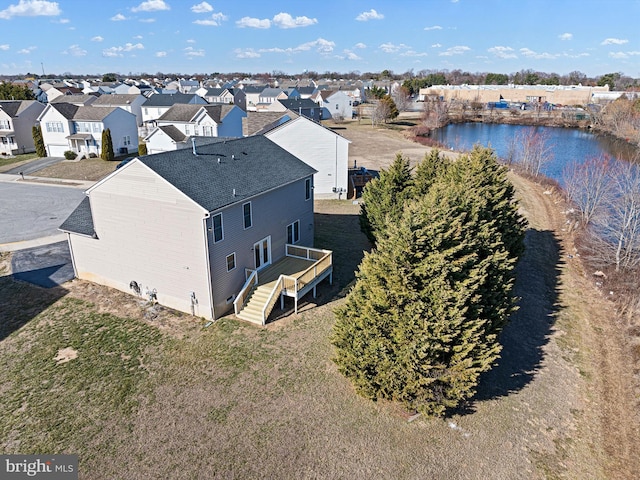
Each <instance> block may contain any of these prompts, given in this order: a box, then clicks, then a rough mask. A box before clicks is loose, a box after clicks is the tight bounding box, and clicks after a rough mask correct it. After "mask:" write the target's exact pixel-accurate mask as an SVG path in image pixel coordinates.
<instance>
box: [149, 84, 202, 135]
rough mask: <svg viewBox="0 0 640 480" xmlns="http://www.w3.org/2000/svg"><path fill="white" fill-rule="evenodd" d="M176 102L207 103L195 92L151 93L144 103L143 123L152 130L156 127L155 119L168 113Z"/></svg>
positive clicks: (186, 103)
mask: <svg viewBox="0 0 640 480" xmlns="http://www.w3.org/2000/svg"><path fill="white" fill-rule="evenodd" d="M175 104H185V105H189V104H197V105H206V104H207V101H206V100H205V99H204V98H202V97H200V96H198V95H195V94H184V93H171V94H169V93H166V94H165V93H158V94H155V95H151V96H150V97H149V98H147V100H146V101H145V102H144V103H143V104H142V123H143V125H145V126H146V127H147V130H148V131H151V130H152V129H153V127H155V126H156V125H155V121H156V120H157V119H158V118H160V117H161V116H162V115H163V114H164V113H166V111H167V110H169V108H171V107H172V106H173V105H175Z"/></svg>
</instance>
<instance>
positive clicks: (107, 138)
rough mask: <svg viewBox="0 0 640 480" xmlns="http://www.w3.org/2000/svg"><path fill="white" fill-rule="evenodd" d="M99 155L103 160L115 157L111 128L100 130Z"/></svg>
mask: <svg viewBox="0 0 640 480" xmlns="http://www.w3.org/2000/svg"><path fill="white" fill-rule="evenodd" d="M100 156H101V157H102V159H103V160H113V159H114V158H115V155H114V153H113V142H112V141H111V130H110V129H108V128H107V129H105V130H103V131H102V152H101V155H100Z"/></svg>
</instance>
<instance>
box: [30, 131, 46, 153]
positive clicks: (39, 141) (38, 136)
mask: <svg viewBox="0 0 640 480" xmlns="http://www.w3.org/2000/svg"><path fill="white" fill-rule="evenodd" d="M31 135H32V136H33V144H34V145H35V147H36V155H38V156H39V157H46V156H47V149H46V147H45V146H44V139H43V138H42V127H40V125H34V126H33V127H32V128H31Z"/></svg>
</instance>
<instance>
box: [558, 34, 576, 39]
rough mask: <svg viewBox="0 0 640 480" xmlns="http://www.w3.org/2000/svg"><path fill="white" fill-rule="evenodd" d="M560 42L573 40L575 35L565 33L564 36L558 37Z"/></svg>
mask: <svg viewBox="0 0 640 480" xmlns="http://www.w3.org/2000/svg"><path fill="white" fill-rule="evenodd" d="M558 38H559V39H560V40H571V39H572V38H573V33H563V34H562V35H558Z"/></svg>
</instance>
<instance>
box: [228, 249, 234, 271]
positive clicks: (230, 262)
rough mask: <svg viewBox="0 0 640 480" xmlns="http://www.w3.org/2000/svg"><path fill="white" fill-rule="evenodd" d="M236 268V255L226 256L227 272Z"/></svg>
mask: <svg viewBox="0 0 640 480" xmlns="http://www.w3.org/2000/svg"><path fill="white" fill-rule="evenodd" d="M235 268H236V253H235V252H233V253H232V254H231V255H227V272H230V271H231V270H235Z"/></svg>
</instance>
